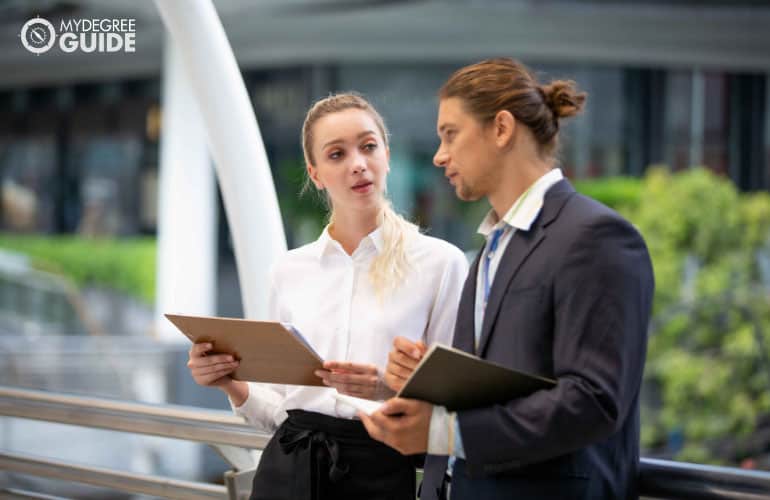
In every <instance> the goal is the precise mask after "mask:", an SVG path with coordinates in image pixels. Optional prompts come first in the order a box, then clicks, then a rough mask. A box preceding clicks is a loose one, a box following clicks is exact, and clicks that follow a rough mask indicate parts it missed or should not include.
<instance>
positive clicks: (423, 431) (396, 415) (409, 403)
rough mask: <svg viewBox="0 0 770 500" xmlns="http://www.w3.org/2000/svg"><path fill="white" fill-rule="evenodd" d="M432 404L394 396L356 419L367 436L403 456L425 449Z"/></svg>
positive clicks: (361, 413) (422, 451) (359, 413)
mask: <svg viewBox="0 0 770 500" xmlns="http://www.w3.org/2000/svg"><path fill="white" fill-rule="evenodd" d="M432 415H433V405H432V404H430V403H426V402H424V401H418V400H416V399H404V398H393V399H390V400H388V401H386V402H385V404H384V405H383V406H382V407H381V408H380V409H379V410H377V411H376V412H374V413H372V414H371V416H370V415H366V414H365V413H363V412H358V418H360V419H361V421H362V422H363V424H364V427H366V431H367V432H368V433H369V435H370V436H371V437H372V438H373V439H376V440H377V441H382V442H383V443H385V444H387V445H388V446H390V447H391V448H394V449H395V450H397V451H398V452H399V453H401V454H403V455H415V454H417V453H425V452H427V451H428V431H429V430H430V419H431V416H432Z"/></svg>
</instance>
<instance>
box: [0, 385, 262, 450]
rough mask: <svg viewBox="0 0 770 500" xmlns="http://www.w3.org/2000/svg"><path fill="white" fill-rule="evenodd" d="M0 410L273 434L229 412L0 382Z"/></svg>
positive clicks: (236, 438)
mask: <svg viewBox="0 0 770 500" xmlns="http://www.w3.org/2000/svg"><path fill="white" fill-rule="evenodd" d="M0 415H3V416H7V417H19V418H30V419H34V420H44V421H47V422H58V423H62V424H71V425H80V426H85V427H95V428H99V429H109V430H116V431H124V432H131V433H135V434H147V435H153V436H163V437H169V438H176V439H184V440H187V441H197V442H201V443H208V444H214V445H231V446H238V447H242V448H253V449H261V448H264V447H265V445H266V444H267V442H268V441H269V440H270V435H269V434H265V433H261V432H258V431H257V430H256V429H254V427H252V426H250V425H248V424H246V423H244V422H243V419H242V418H240V417H236V416H234V415H232V414H231V413H229V412H225V411H217V410H206V409H201V408H195V407H185V406H172V405H164V406H160V405H152V404H147V403H134V402H125V401H116V400H109V399H102V398H92V397H86V396H74V395H64V394H52V393H48V392H44V391H35V390H29V389H15V388H11V387H3V386H0Z"/></svg>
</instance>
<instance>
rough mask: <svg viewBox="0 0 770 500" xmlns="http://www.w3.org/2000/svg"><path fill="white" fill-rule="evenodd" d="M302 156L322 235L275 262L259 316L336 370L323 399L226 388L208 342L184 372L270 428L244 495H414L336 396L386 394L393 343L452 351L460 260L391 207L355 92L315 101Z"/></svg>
mask: <svg viewBox="0 0 770 500" xmlns="http://www.w3.org/2000/svg"><path fill="white" fill-rule="evenodd" d="M302 147H303V150H304V155H305V161H306V166H307V174H308V179H309V182H310V183H312V185H313V186H315V188H316V189H318V190H320V191H322V192H323V193H324V194H325V196H326V199H327V200H328V202H329V205H330V208H331V213H330V217H329V225H328V226H327V227H326V229H324V231H323V233H322V234H321V236H320V237H319V238H318V240H317V241H315V242H313V243H310V244H308V245H305V246H303V247H300V248H297V249H294V250H291V251H289V252H288V253H287V254H286V255H285V256H284V257H283V258H282V259H281V260H280V261H279V262H278V263H277V264H276V265H275V267H274V269H273V271H272V273H271V282H270V284H269V289H270V293H269V311H270V315H271V319H273V320H275V321H281V322H287V323H291V324H292V325H294V326H295V327H296V328H297V329H298V330H299V331H300V332H302V334H303V335H304V336H305V337H306V338H307V339H308V341H309V342H310V344H311V345H312V346H313V347H314V349H315V350H316V351H317V352H318V353H319V354H320V355H321V356H322V357H323V358H324V359H328V360H338V361H327V362H326V363H324V368H325V370H321V371H318V372H317V375H318V376H319V377H321V378H322V379H323V382H324V383H325V384H326V385H328V386H329V387H330V389H325V388H316V387H303V386H279V385H266V384H256V383H245V382H241V381H236V380H233V379H232V378H231V377H230V376H229V374H230V373H231V372H232V371H233V370H234V369H235V368H236V367H237V362H236V361H233V360H232V359H231V358H230V357H229V356H224V355H212V356H206V355H205V354H206V352H207V351H208V350H209V349H210V348H211V347H210V345H204V344H196V345H195V346H193V348H192V349H191V351H190V361H189V363H188V366H189V367H190V370H191V372H192V375H193V377H194V378H195V381H196V382H197V383H198V384H201V385H207V386H214V387H218V388H220V389H221V390H223V391H224V392H225V393H227V395H228V397H229V398H230V401H231V404H232V405H233V408H234V410H235V412H236V413H237V414H239V415H242V416H244V417H245V418H246V419H247V420H248V421H249V422H250V423H252V424H253V425H255V426H257V427H259V428H260V429H263V430H266V431H275V434H274V436H273V438H272V439H271V440H270V442H269V443H268V445H267V447H266V448H265V450H264V452H263V455H262V459H261V460H260V464H259V467H258V469H257V473H256V476H255V478H254V486H253V490H252V497H251V498H252V499H266V498H270V499H289V498H291V499H294V498H334V499H344V498H351V499H363V498H366V499H386V498H387V499H391V498H392V499H401V498H404V499H406V498H410V499H413V498H414V495H415V473H414V467H413V465H412V462H411V460H410V459H409V458H408V457H404V456H402V455H400V454H399V453H397V452H396V451H394V450H392V449H390V448H388V447H387V446H385V445H382V444H381V443H379V442H377V441H374V440H372V439H371V438H370V437H369V436H368V435H367V433H366V431H365V429H364V427H363V426H362V425H361V422H360V421H359V420H355V419H354V417H355V413H356V410H355V409H354V408H352V407H349V406H348V405H346V404H344V403H340V402H338V401H337V400H336V398H334V396H333V392H334V390H335V389H336V390H337V391H339V392H341V393H344V394H348V395H352V396H357V397H362V398H368V399H374V400H384V399H386V398H387V397H389V396H391V395H392V394H393V392H392V391H391V390H390V389H388V388H387V386H386V385H385V384H384V383H383V382H382V376H383V372H384V368H385V365H386V363H387V356H388V352H389V350H390V346H391V345H392V344H393V341H394V339H395V338H396V337H397V336H402V337H405V338H407V339H410V340H411V341H412V342H415V345H417V346H418V347H417V348H419V349H424V346H425V345H426V344H429V343H432V342H442V343H445V344H449V343H451V338H452V334H453V331H454V320H455V314H456V311H457V303H458V301H459V296H460V290H461V287H462V284H463V281H464V280H465V275H466V272H467V262H466V260H465V257H464V255H463V254H462V252H460V251H459V250H458V249H457V248H455V247H454V246H452V245H450V244H448V243H446V242H444V241H441V240H438V239H435V238H431V237H428V236H425V235H422V234H420V233H419V231H418V230H417V228H416V227H415V226H414V225H413V224H410V223H409V222H407V221H405V220H404V219H403V218H401V217H400V216H398V215H397V214H396V213H395V212H394V211H393V210H392V208H391V207H390V204H389V202H388V201H387V199H386V197H385V188H386V177H387V173H388V171H389V169H390V167H389V164H388V160H389V156H390V151H389V149H388V133H387V130H386V128H385V124H384V122H383V120H382V117H381V116H380V115H379V113H377V111H376V110H375V109H374V108H373V107H372V106H371V105H370V104H369V103H368V102H367V101H366V100H364V99H363V98H362V97H361V96H359V95H356V94H338V95H333V96H330V97H327V98H325V99H323V100H321V101H319V102H317V103H316V104H315V105H313V106H312V107H311V109H310V110H309V111H308V114H307V116H306V118H305V123H304V125H303V127H302ZM287 415H288V417H287ZM276 428H277V430H276Z"/></svg>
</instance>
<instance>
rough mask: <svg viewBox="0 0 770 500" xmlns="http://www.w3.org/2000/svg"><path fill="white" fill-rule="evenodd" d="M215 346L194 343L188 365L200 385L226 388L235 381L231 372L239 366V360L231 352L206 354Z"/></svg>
mask: <svg viewBox="0 0 770 500" xmlns="http://www.w3.org/2000/svg"><path fill="white" fill-rule="evenodd" d="M213 347H214V346H213V345H212V344H210V343H200V344H193V346H192V347H191V348H190V359H189V361H187V367H188V368H189V369H190V374H191V375H192V378H193V380H195V383H197V384H198V385H203V386H206V387H222V388H224V387H223V386H226V385H228V384H229V383H230V382H232V381H233V379H232V377H230V374H231V373H232V372H233V370H235V369H236V368H238V361H236V360H235V359H233V357H232V356H231V355H229V354H211V355H206V353H207V352H209V351H210V350H211V349H213Z"/></svg>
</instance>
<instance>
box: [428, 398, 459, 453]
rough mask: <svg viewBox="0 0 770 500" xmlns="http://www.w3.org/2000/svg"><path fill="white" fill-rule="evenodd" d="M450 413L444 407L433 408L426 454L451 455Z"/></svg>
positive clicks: (452, 427)
mask: <svg viewBox="0 0 770 500" xmlns="http://www.w3.org/2000/svg"><path fill="white" fill-rule="evenodd" d="M451 415H452V413H449V412H448V411H447V409H446V408H445V407H444V406H434V407H433V414H432V415H431V417H430V427H429V428H428V453H429V454H431V455H451V454H452V447H453V446H454V439H453V436H452V434H454V426H453V425H452V417H451Z"/></svg>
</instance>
